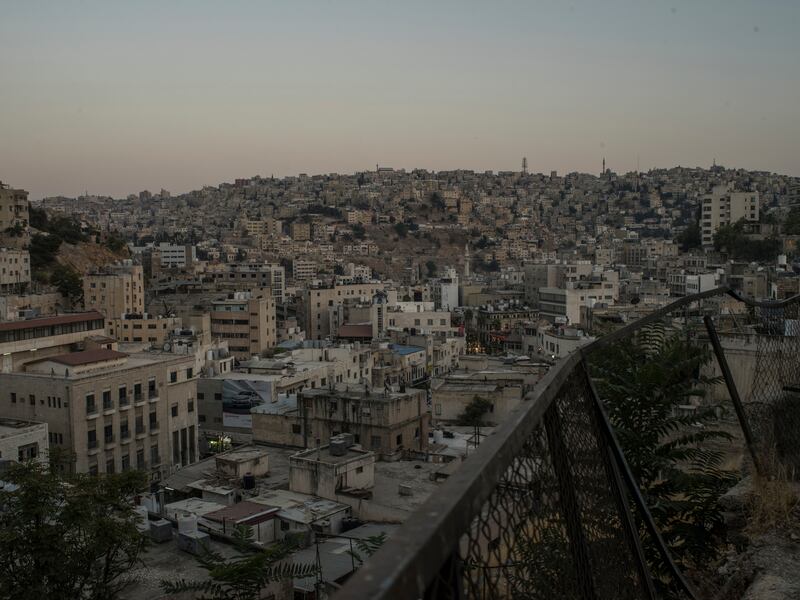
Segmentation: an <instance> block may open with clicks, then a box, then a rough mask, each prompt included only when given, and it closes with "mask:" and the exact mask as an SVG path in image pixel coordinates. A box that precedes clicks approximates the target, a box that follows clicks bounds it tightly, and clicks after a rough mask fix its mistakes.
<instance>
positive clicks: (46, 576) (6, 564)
mask: <svg viewBox="0 0 800 600" xmlns="http://www.w3.org/2000/svg"><path fill="white" fill-rule="evenodd" d="M59 460H60V459H56V458H53V460H52V467H51V468H48V467H47V466H46V465H43V464H40V463H36V462H28V463H25V464H19V465H13V466H12V467H11V468H10V469H9V470H8V471H6V472H5V473H4V474H3V480H4V481H5V482H7V483H9V484H11V486H9V487H7V488H5V489H4V490H2V491H0V565H3V568H2V569H0V590H2V594H0V595H2V597H3V598H9V599H14V600H16V599H19V600H23V599H25V600H27V599H38V598H42V599H43V598H75V599H85V600H110V599H113V598H117V597H118V595H119V593H120V592H121V591H122V590H123V589H124V588H125V587H126V585H127V583H128V581H127V580H126V578H125V574H126V573H127V572H128V570H129V569H130V568H131V567H132V566H133V565H134V564H136V562H137V561H138V559H139V555H140V553H141V552H142V550H143V548H144V547H145V542H146V538H145V537H144V535H143V534H141V533H140V532H139V531H138V529H137V528H136V519H137V515H136V513H135V511H134V508H133V505H132V503H131V502H130V500H129V498H130V497H131V496H132V495H133V494H136V493H140V492H141V491H142V490H143V489H144V488H145V487H146V483H147V481H146V475H145V474H143V473H141V472H139V471H129V472H126V473H120V474H111V475H103V476H100V477H97V476H90V475H85V474H81V475H62V474H61V472H60V469H59V468H58V463H59Z"/></svg>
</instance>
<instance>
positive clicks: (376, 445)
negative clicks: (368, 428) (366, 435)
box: [370, 435, 381, 449]
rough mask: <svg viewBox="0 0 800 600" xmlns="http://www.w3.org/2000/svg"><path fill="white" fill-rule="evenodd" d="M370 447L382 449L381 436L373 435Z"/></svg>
mask: <svg viewBox="0 0 800 600" xmlns="http://www.w3.org/2000/svg"><path fill="white" fill-rule="evenodd" d="M370 447H371V448H373V449H374V448H380V447H381V436H379V435H373V436H372V438H371V439H370Z"/></svg>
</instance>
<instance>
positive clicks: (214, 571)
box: [161, 525, 318, 600]
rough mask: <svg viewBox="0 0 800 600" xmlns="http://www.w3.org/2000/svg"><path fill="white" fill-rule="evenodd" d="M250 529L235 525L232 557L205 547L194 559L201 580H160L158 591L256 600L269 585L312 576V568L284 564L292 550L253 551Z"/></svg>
mask: <svg viewBox="0 0 800 600" xmlns="http://www.w3.org/2000/svg"><path fill="white" fill-rule="evenodd" d="M252 537H253V530H252V528H251V527H248V526H245V525H240V526H237V527H236V529H235V530H234V534H233V543H234V547H235V548H236V550H237V554H236V556H234V557H233V558H225V557H223V556H222V555H221V554H220V553H219V552H215V551H213V550H211V549H209V548H206V550H205V552H203V553H202V554H200V555H199V556H197V557H196V558H197V563H198V565H199V566H200V567H201V568H203V569H204V570H205V571H206V572H207V573H208V579H206V580H203V581H187V580H185V579H178V580H176V581H166V580H164V581H162V582H161V589H162V590H164V592H165V593H167V594H183V593H187V592H189V593H192V592H193V593H196V594H198V595H197V596H196V597H195V598H196V600H256V599H258V598H261V594H262V591H263V590H264V588H265V587H266V586H268V585H269V584H271V583H275V582H278V581H281V580H283V579H297V578H302V577H312V576H314V575H315V574H316V573H317V571H318V569H317V566H316V565H309V564H294V563H292V562H289V561H287V560H286V559H287V558H289V555H290V553H291V551H292V549H293V548H292V547H291V546H289V545H287V544H279V545H276V546H273V547H271V548H263V549H256V548H255V547H254V545H253V544H252V543H251V541H250V540H251V539H252Z"/></svg>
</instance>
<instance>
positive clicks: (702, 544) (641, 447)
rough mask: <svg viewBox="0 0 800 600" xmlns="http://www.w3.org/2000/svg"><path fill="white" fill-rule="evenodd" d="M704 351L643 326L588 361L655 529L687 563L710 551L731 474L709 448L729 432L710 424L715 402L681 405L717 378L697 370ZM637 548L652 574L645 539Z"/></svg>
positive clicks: (656, 562)
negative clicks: (642, 549)
mask: <svg viewBox="0 0 800 600" xmlns="http://www.w3.org/2000/svg"><path fill="white" fill-rule="evenodd" d="M712 357H713V355H712V354H711V352H710V350H709V349H708V347H707V346H705V345H699V344H694V343H690V342H688V341H687V339H686V337H685V334H682V333H670V332H667V331H666V330H665V329H664V328H663V327H651V328H647V329H644V330H642V331H640V332H639V333H638V334H637V335H636V336H634V337H633V338H628V339H626V340H623V341H620V342H617V343H615V344H613V345H611V346H610V347H609V348H608V349H607V350H604V351H603V353H602V354H600V355H598V356H597V357H596V358H594V359H593V362H592V365H591V366H592V369H591V372H592V376H593V378H594V379H595V381H596V383H597V389H598V392H599V395H600V397H601V399H602V400H603V403H604V405H605V407H606V409H607V411H608V415H609V419H610V421H611V424H612V425H613V427H614V430H615V432H616V434H617V437H618V439H619V441H620V444H621V446H622V448H623V450H624V452H625V458H626V460H627V461H628V464H629V465H630V467H631V470H632V471H633V474H634V475H635V476H636V479H637V481H638V482H639V487H640V488H641V491H642V493H643V495H644V497H645V500H646V501H647V504H648V506H649V507H650V510H651V512H652V514H653V517H654V518H655V521H656V523H657V525H658V527H659V530H660V532H661V534H662V536H663V537H664V539H665V541H666V543H667V545H668V546H669V547H670V549H671V551H672V554H673V556H674V558H675V560H676V561H677V562H678V563H679V564H681V565H682V566H684V567H690V568H698V567H702V566H703V565H706V564H708V562H709V561H711V560H713V559H714V558H715V557H716V556H717V555H718V552H719V549H720V547H721V543H722V540H723V535H724V531H725V527H724V521H723V517H722V512H721V509H720V507H719V504H718V500H719V498H720V496H721V495H722V494H723V493H724V492H725V491H726V490H727V489H728V488H729V487H730V486H731V485H732V484H733V483H734V482H735V481H736V479H737V476H736V474H735V473H734V472H733V471H728V470H725V469H723V468H722V461H723V452H722V451H721V450H718V449H715V448H712V446H716V447H717V448H718V447H719V443H720V442H726V441H729V440H730V439H731V436H730V434H728V433H727V432H725V431H722V430H721V429H719V428H718V425H719V417H718V413H717V411H718V408H719V407H716V406H711V405H708V404H704V405H701V406H698V407H696V408H695V409H694V410H685V409H684V407H685V406H686V405H691V400H692V399H693V398H697V397H703V396H705V391H706V389H709V388H710V387H711V386H713V385H716V384H718V383H719V381H720V379H719V378H714V377H708V376H705V375H704V374H703V367H705V366H706V365H707V364H708V363H709V362H710V361H711V360H712ZM646 539H649V538H646ZM645 550H646V552H647V554H648V559H649V560H650V561H651V563H652V565H653V568H654V571H655V572H656V574H663V573H664V572H665V571H664V565H663V564H661V562H660V559H659V558H658V556H657V553H656V552H655V549H654V547H653V546H652V544H651V545H649V546H648V545H646V546H645Z"/></svg>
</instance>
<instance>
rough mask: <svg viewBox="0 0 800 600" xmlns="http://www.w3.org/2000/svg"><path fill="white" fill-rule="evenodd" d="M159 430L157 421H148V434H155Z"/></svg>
mask: <svg viewBox="0 0 800 600" xmlns="http://www.w3.org/2000/svg"><path fill="white" fill-rule="evenodd" d="M158 432H159V423H158V421H150V435H156V434H157V433H158Z"/></svg>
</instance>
